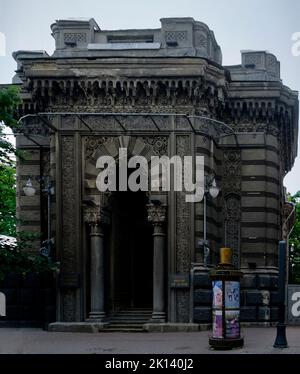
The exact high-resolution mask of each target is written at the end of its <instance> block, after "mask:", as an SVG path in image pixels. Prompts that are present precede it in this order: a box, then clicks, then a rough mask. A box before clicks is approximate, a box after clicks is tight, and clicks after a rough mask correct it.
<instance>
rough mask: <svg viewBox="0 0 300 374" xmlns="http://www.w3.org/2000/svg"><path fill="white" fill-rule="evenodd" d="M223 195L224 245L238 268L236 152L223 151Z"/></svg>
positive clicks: (238, 176)
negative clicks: (229, 250)
mask: <svg viewBox="0 0 300 374" xmlns="http://www.w3.org/2000/svg"><path fill="white" fill-rule="evenodd" d="M222 179H223V189H222V190H223V194H224V207H225V217H224V218H225V223H224V227H225V245H226V246H227V247H230V248H232V252H233V256H232V261H233V265H234V266H235V267H237V268H238V267H239V266H240V219H241V202H240V194H241V154H240V151H238V150H228V151H226V150H225V151H224V166H223V178H222Z"/></svg>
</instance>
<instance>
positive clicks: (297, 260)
mask: <svg viewBox="0 0 300 374" xmlns="http://www.w3.org/2000/svg"><path fill="white" fill-rule="evenodd" d="M289 200H290V201H291V202H293V203H294V204H296V222H295V226H294V228H293V230H292V232H291V235H290V238H289V245H290V276H289V283H294V284H300V191H298V192H297V193H296V194H295V195H293V196H290V197H289Z"/></svg>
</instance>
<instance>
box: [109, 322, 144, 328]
mask: <svg viewBox="0 0 300 374" xmlns="http://www.w3.org/2000/svg"><path fill="white" fill-rule="evenodd" d="M110 327H113V328H126V327H128V328H142V327H143V323H110V324H108V325H106V326H105V328H110Z"/></svg>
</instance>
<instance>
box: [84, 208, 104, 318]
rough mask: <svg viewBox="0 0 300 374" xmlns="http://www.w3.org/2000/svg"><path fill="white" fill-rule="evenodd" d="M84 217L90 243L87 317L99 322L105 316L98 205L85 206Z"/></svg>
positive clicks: (100, 227)
mask: <svg viewBox="0 0 300 374" xmlns="http://www.w3.org/2000/svg"><path fill="white" fill-rule="evenodd" d="M84 219H85V222H86V223H88V225H89V226H90V243H91V245H90V247H91V311H90V313H89V319H90V320H93V321H99V322H101V321H102V320H103V318H104V317H105V308H104V234H103V225H104V223H105V221H104V220H103V217H102V215H101V210H100V207H99V206H95V207H88V208H86V210H85V214H84Z"/></svg>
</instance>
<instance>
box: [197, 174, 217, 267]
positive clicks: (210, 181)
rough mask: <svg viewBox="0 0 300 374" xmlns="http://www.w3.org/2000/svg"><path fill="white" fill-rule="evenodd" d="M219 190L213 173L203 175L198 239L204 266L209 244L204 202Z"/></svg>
mask: <svg viewBox="0 0 300 374" xmlns="http://www.w3.org/2000/svg"><path fill="white" fill-rule="evenodd" d="M219 192H220V188H219V187H218V186H217V183H216V180H215V176H214V175H213V174H211V175H205V176H204V194H203V241H200V244H202V245H203V249H204V266H205V267H207V265H208V258H209V252H210V250H209V246H208V240H207V234H206V231H207V223H206V220H207V217H206V214H207V213H206V202H207V199H208V198H210V197H211V198H212V199H215V198H216V197H217V196H218V195H219Z"/></svg>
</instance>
